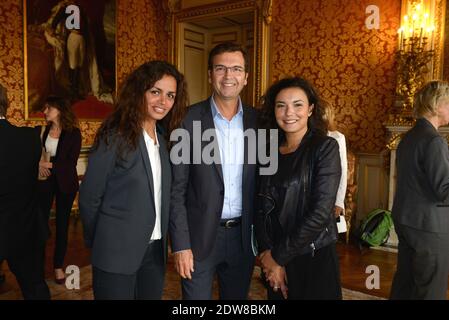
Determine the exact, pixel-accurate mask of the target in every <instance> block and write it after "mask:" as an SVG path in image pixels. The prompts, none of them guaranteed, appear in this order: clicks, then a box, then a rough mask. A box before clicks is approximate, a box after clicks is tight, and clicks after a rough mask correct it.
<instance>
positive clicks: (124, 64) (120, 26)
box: [0, 0, 168, 145]
mask: <svg viewBox="0 0 449 320" xmlns="http://www.w3.org/2000/svg"><path fill="white" fill-rule="evenodd" d="M117 19H118V21H117V41H118V42H117V46H118V47H117V76H118V83H119V84H120V83H121V81H123V79H124V77H125V76H126V74H127V73H129V72H130V71H131V70H133V69H134V68H135V67H137V66H139V65H140V64H141V63H143V62H145V61H147V60H150V59H161V60H166V59H167V58H168V34H167V32H166V31H165V30H164V24H165V20H166V17H165V13H164V11H163V9H162V1H160V0H118V17H117ZM0 25H1V28H0V57H1V58H0V82H1V83H2V84H3V85H4V86H6V87H7V89H8V98H9V100H10V102H11V105H10V108H9V110H8V118H9V120H10V121H11V122H12V123H13V124H15V125H19V126H35V125H38V124H42V123H43V122H41V121H25V120H24V119H25V118H24V89H23V86H24V83H23V81H24V78H23V77H24V75H23V73H24V68H23V17H22V1H21V0H3V1H0ZM99 125H100V123H99V122H82V123H81V130H82V134H83V145H90V144H92V142H93V139H94V136H95V132H96V130H97V129H98V126H99Z"/></svg>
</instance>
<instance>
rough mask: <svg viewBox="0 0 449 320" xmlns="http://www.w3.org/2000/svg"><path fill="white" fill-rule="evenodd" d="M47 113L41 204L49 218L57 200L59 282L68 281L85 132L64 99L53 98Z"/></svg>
mask: <svg viewBox="0 0 449 320" xmlns="http://www.w3.org/2000/svg"><path fill="white" fill-rule="evenodd" d="M43 112H44V114H45V119H46V120H47V123H48V124H47V126H46V127H41V126H39V127H37V129H38V130H39V131H40V133H41V137H42V147H43V152H44V153H47V157H43V158H42V159H41V161H40V163H39V204H40V207H41V210H42V212H43V213H44V214H46V215H47V217H49V216H50V210H51V207H52V204H53V200H54V199H55V198H56V243H55V251H54V256H53V267H54V271H55V279H56V282H57V283H59V284H63V283H64V282H65V281H64V279H65V273H64V270H63V269H62V268H63V265H64V257H65V254H66V251H67V237H68V228H69V217H70V212H71V210H72V205H73V201H74V200H75V196H76V193H77V191H78V174H77V172H76V164H77V161H78V157H79V154H80V150H81V132H80V130H79V129H78V123H77V120H76V117H75V114H74V113H73V111H72V109H71V107H70V106H69V105H68V104H67V102H66V101H65V100H64V99H63V98H60V97H56V96H49V97H48V98H47V99H46V101H45V104H44V109H43Z"/></svg>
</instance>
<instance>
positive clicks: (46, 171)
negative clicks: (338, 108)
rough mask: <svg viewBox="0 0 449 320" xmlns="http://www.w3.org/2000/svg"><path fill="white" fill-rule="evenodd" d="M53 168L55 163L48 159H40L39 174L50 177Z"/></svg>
mask: <svg viewBox="0 0 449 320" xmlns="http://www.w3.org/2000/svg"><path fill="white" fill-rule="evenodd" d="M51 168H53V163H51V162H48V161H39V176H40V177H49V176H51V172H50V169H51Z"/></svg>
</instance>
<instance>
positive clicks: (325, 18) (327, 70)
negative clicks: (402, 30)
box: [271, 0, 401, 153]
mask: <svg viewBox="0 0 449 320" xmlns="http://www.w3.org/2000/svg"><path fill="white" fill-rule="evenodd" d="M371 4H375V5H377V6H378V7H379V8H380V19H381V20H380V29H379V30H368V29H367V28H366V27H365V17H366V14H365V9H366V7H367V6H368V5H371ZM400 13H401V1H400V0H376V1H367V0H351V1H348V0H314V1H310V0H283V1H273V22H272V23H273V38H272V39H273V41H272V49H271V50H272V51H271V52H272V75H273V78H274V79H276V80H277V79H279V78H282V77H284V76H287V75H292V74H296V75H301V76H303V77H305V78H307V79H308V80H310V81H311V82H312V83H313V84H314V85H315V86H316V87H317V88H318V89H319V90H320V92H321V94H322V96H323V97H324V98H325V99H326V100H328V101H330V102H331V103H332V104H333V105H334V107H335V111H336V120H337V123H338V124H339V129H340V131H342V132H343V133H344V134H345V135H346V139H347V142H348V144H349V146H350V147H351V148H352V149H353V150H355V151H357V152H367V153H378V152H380V151H381V150H382V149H383V148H385V139H386V132H385V129H384V128H383V125H382V124H383V123H384V122H385V121H386V120H387V117H388V113H389V110H390V108H391V107H392V106H393V103H394V90H395V84H396V72H395V63H394V59H395V57H394V55H395V51H396V48H397V33H396V32H397V29H398V28H399V22H400Z"/></svg>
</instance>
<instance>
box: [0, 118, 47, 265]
mask: <svg viewBox="0 0 449 320" xmlns="http://www.w3.org/2000/svg"><path fill="white" fill-rule="evenodd" d="M41 150H42V149H41V144H40V139H39V135H38V134H37V133H36V131H35V130H34V129H33V128H25V127H24V128H19V127H16V126H13V125H12V124H10V123H9V122H8V121H6V120H0V260H2V259H3V258H6V257H8V255H10V254H14V253H17V252H18V251H19V250H21V249H23V248H24V246H26V245H30V244H32V243H33V242H34V241H36V240H37V239H41V240H42V239H44V240H43V241H45V238H46V232H47V228H46V224H47V222H46V220H45V217H43V216H41V215H39V213H38V207H37V202H36V201H37V175H38V168H39V160H40V156H41ZM37 237H39V238H37Z"/></svg>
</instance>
